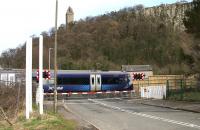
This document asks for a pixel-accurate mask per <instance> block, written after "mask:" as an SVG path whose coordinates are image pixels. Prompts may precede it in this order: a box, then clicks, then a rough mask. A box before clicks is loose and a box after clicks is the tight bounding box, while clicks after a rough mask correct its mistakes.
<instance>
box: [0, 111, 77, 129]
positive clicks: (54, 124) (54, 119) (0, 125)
mask: <svg viewBox="0 0 200 130" xmlns="http://www.w3.org/2000/svg"><path fill="white" fill-rule="evenodd" d="M76 125H77V124H76V122H75V121H72V120H66V119H64V118H63V117H62V116H61V115H58V114H54V113H53V112H49V111H48V112H46V113H45V114H43V115H42V116H40V115H39V114H38V112H33V113H32V115H31V118H30V119H29V120H26V119H25V117H24V114H20V115H19V117H18V119H17V122H16V123H15V124H14V125H13V126H9V125H8V124H6V122H3V121H0V130H75V129H76Z"/></svg>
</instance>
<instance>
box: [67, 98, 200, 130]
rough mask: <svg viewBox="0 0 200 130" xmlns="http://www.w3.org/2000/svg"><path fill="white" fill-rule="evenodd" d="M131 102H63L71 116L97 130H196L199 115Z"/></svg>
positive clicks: (113, 100) (97, 100)
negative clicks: (91, 125) (72, 114)
mask: <svg viewBox="0 0 200 130" xmlns="http://www.w3.org/2000/svg"><path fill="white" fill-rule="evenodd" d="M134 100H137V99H132V100H127V99H126V100H125V99H120V98H114V99H113V98H112V99H81V100H66V101H65V103H64V104H65V106H66V107H67V108H68V109H69V110H70V111H71V112H73V113H74V114H76V115H79V116H80V117H81V118H82V119H84V120H86V121H88V122H90V123H91V124H93V125H94V126H96V127H97V128H98V129H100V130H200V114H198V113H192V112H186V111H180V110H173V109H168V108H161V107H154V106H148V105H142V104H138V103H135V102H134Z"/></svg>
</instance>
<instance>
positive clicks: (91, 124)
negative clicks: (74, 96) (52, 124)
mask: <svg viewBox="0 0 200 130" xmlns="http://www.w3.org/2000/svg"><path fill="white" fill-rule="evenodd" d="M63 106H64V108H65V109H66V110H68V111H69V112H71V113H73V114H74V115H76V116H77V117H78V118H80V119H82V120H84V121H86V122H88V123H89V124H91V125H93V126H94V127H96V128H97V129H98V130H101V129H100V128H99V127H98V126H96V125H95V124H94V123H92V122H91V121H88V120H86V119H84V118H82V117H81V116H80V115H78V114H77V113H75V112H74V111H72V110H71V109H69V108H68V107H67V106H66V105H65V104H64V105H63Z"/></svg>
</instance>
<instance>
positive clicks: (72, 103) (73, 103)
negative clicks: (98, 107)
mask: <svg viewBox="0 0 200 130" xmlns="http://www.w3.org/2000/svg"><path fill="white" fill-rule="evenodd" d="M65 104H69V105H75V104H98V103H78V102H71V103H65Z"/></svg>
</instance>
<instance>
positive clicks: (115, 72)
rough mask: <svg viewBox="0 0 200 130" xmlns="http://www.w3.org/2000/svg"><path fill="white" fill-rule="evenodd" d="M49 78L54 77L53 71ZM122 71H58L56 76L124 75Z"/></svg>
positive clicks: (34, 74)
mask: <svg viewBox="0 0 200 130" xmlns="http://www.w3.org/2000/svg"><path fill="white" fill-rule="evenodd" d="M36 72H37V70H35V71H33V76H36ZM50 73H51V77H54V70H51V71H50ZM126 73H127V72H124V71H100V70H97V71H92V70H58V72H57V74H58V75H60V74H126Z"/></svg>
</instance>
